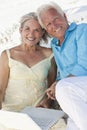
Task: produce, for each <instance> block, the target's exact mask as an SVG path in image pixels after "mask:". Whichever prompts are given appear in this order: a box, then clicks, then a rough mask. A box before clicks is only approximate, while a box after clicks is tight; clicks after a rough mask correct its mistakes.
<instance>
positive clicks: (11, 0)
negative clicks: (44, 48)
mask: <svg viewBox="0 0 87 130" xmlns="http://www.w3.org/2000/svg"><path fill="white" fill-rule="evenodd" d="M49 1H50V0H0V50H1V49H2V48H9V47H13V46H14V45H16V44H19V43H20V35H19V31H18V27H19V20H20V17H21V16H22V15H24V14H26V13H29V12H31V11H36V9H37V8H38V6H40V5H41V4H43V3H47V2H49ZM51 1H52V0H51ZM53 1H54V2H56V3H58V4H59V5H60V6H61V8H62V9H63V10H64V11H65V13H66V15H67V17H68V21H69V22H73V21H75V22H76V23H78V24H79V23H81V22H85V23H87V0H53ZM7 43H8V44H7ZM42 44H43V43H42Z"/></svg>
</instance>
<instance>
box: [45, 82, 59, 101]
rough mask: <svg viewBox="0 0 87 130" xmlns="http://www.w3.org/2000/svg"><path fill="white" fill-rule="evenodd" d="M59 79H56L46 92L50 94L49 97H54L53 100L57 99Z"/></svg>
mask: <svg viewBox="0 0 87 130" xmlns="http://www.w3.org/2000/svg"><path fill="white" fill-rule="evenodd" d="M57 82H58V81H55V82H54V83H53V84H52V85H51V86H50V88H48V89H47V90H46V94H47V96H48V98H50V99H52V100H55V86H56V84H57Z"/></svg>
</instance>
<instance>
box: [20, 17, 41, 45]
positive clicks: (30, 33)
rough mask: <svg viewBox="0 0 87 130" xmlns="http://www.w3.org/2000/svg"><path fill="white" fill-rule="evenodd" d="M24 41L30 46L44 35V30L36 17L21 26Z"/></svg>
mask: <svg viewBox="0 0 87 130" xmlns="http://www.w3.org/2000/svg"><path fill="white" fill-rule="evenodd" d="M20 34H21V37H22V43H23V44H28V45H29V46H34V45H36V44H37V43H38V42H39V41H40V39H41V38H42V36H43V30H42V28H41V26H40V24H39V23H38V21H36V20H35V19H30V20H28V21H26V22H25V23H24V24H23V27H22V28H20Z"/></svg>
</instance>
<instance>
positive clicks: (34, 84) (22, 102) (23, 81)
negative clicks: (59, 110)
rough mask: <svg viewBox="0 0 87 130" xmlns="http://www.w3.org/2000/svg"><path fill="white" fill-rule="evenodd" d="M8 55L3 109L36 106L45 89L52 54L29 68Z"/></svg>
mask: <svg viewBox="0 0 87 130" xmlns="http://www.w3.org/2000/svg"><path fill="white" fill-rule="evenodd" d="M7 54H8V57H9V67H10V77H9V82H8V86H7V89H6V94H5V99H4V102H3V105H2V108H3V109H4V110H11V111H21V110H22V109H23V108H25V107H26V106H36V105H37V104H38V103H39V102H40V101H41V100H42V99H43V96H44V94H45V90H46V89H47V80H46V79H47V75H48V71H49V68H50V66H51V59H52V57H53V54H51V55H50V56H49V57H48V58H46V59H44V60H42V61H40V62H39V63H37V64H35V65H34V66H32V67H31V68H29V67H28V66H27V65H25V64H23V63H21V62H19V61H16V60H14V59H12V58H10V53H9V51H7Z"/></svg>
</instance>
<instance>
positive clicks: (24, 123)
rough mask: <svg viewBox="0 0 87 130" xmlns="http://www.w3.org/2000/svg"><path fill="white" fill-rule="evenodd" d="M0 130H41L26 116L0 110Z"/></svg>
mask: <svg viewBox="0 0 87 130" xmlns="http://www.w3.org/2000/svg"><path fill="white" fill-rule="evenodd" d="M0 130H41V128H40V127H39V126H38V125H37V124H36V123H35V122H34V121H33V120H32V119H31V117H29V115H27V114H24V113H17V112H10V111H4V110H0Z"/></svg>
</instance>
